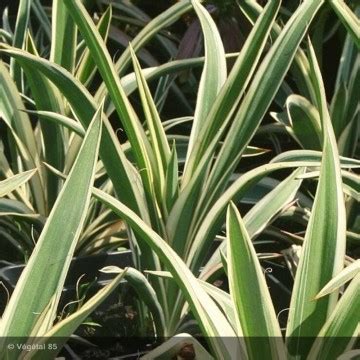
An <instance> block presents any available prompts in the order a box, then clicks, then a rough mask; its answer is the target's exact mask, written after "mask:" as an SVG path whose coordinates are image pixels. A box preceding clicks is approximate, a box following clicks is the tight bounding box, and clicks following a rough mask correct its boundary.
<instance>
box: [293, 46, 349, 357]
mask: <svg viewBox="0 0 360 360" xmlns="http://www.w3.org/2000/svg"><path fill="white" fill-rule="evenodd" d="M310 56H311V57H310V60H311V76H312V79H313V83H314V87H315V89H316V96H317V103H318V107H319V113H320V118H321V123H322V129H323V146H324V148H323V158H322V164H321V169H320V178H319V183H318V187H317V191H316V195H315V200H314V205H313V208H312V212H311V216H310V220H309V224H308V227H307V230H306V234H305V239H304V245H303V249H302V255H301V257H300V261H299V265H298V269H297V272H296V276H295V283H294V288H293V292H292V297H291V303H290V310H289V319H288V326H287V330H286V336H287V337H288V341H287V343H288V348H289V352H290V354H291V355H292V356H293V357H294V358H300V356H305V355H307V354H308V351H309V345H310V342H309V341H306V342H305V341H304V342H302V340H303V339H304V338H305V337H307V336H310V337H311V336H317V335H318V333H319V331H320V329H321V328H322V326H323V325H324V323H325V321H326V320H327V318H328V314H330V313H331V312H332V311H333V310H334V306H335V304H336V301H337V296H338V294H337V292H334V293H332V294H331V295H330V296H328V297H326V298H321V299H319V300H317V301H313V299H314V297H315V296H316V295H317V294H318V293H319V291H320V290H321V289H322V288H323V287H324V286H325V285H326V284H327V283H328V282H329V281H330V280H331V278H332V277H334V276H335V275H337V274H338V273H339V272H340V271H341V270H342V268H343V265H344V256H345V245H346V214H345V205H344V196H343V191H342V181H341V170H340V161H339V154H338V150H337V145H336V139H335V135H334V132H333V129H332V126H331V120H330V117H329V113H328V109H327V102H326V96H325V90H324V86H323V83H322V79H321V75H320V71H319V68H318V65H317V63H316V57H315V55H314V51H313V49H312V47H311V46H310Z"/></svg>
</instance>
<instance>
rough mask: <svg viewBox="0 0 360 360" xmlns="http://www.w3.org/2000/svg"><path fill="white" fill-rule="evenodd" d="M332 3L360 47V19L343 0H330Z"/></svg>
mask: <svg viewBox="0 0 360 360" xmlns="http://www.w3.org/2000/svg"><path fill="white" fill-rule="evenodd" d="M329 3H330V5H331V6H332V8H333V9H334V11H335V12H336V14H337V15H338V17H339V18H340V20H341V22H342V23H343V24H344V25H345V27H346V29H347V31H348V33H349V34H350V35H351V36H352V38H353V41H354V42H355V44H356V46H357V48H358V49H360V20H359V19H358V18H357V16H356V15H355V14H354V13H353V12H352V11H351V9H350V8H349V7H348V6H347V4H346V3H345V1H343V0H329Z"/></svg>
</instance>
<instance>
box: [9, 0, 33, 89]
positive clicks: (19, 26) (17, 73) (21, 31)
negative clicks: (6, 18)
mask: <svg viewBox="0 0 360 360" xmlns="http://www.w3.org/2000/svg"><path fill="white" fill-rule="evenodd" d="M30 5H31V0H20V1H19V8H18V12H17V16H16V24H15V32H14V38H13V44H12V45H13V46H14V47H17V48H20V49H21V48H22V47H23V45H24V41H25V35H26V31H27V28H28V23H29V18H30ZM10 68H11V75H12V77H13V79H14V81H15V83H16V86H17V87H18V89H19V90H21V89H22V76H21V69H20V68H19V66H18V65H17V64H16V63H15V60H14V59H12V60H11V62H10Z"/></svg>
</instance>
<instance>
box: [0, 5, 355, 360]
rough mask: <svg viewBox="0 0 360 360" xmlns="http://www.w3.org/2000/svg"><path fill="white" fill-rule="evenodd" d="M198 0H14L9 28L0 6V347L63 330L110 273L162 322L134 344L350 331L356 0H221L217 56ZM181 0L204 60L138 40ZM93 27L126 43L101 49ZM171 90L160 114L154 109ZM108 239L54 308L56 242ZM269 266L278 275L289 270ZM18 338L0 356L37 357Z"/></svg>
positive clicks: (214, 352) (58, 266)
mask: <svg viewBox="0 0 360 360" xmlns="http://www.w3.org/2000/svg"><path fill="white" fill-rule="evenodd" d="M99 3H100V8H102V7H103V6H104V4H108V3H109V2H108V1H103V0H102V1H100V2H99ZM202 3H205V4H206V2H202V1H199V0H193V1H188V0H183V1H179V2H177V3H176V4H174V5H172V6H170V7H169V8H168V9H167V10H165V11H164V12H162V13H161V14H159V15H158V16H156V17H155V18H153V19H150V18H149V17H148V16H147V15H146V14H145V13H144V12H143V11H142V10H141V9H139V8H138V7H136V6H135V5H133V4H132V3H131V2H116V3H114V4H113V7H111V6H109V7H107V8H106V10H105V11H104V12H103V14H102V15H101V17H100V18H99V19H98V20H97V21H96V23H94V18H92V17H91V16H90V13H89V11H88V10H87V9H86V7H85V5H88V4H87V3H85V4H83V3H82V2H81V1H80V0H64V1H54V2H53V4H52V11H51V19H49V15H48V14H47V13H46V11H45V10H44V8H43V7H42V5H41V3H40V2H39V1H35V0H34V1H29V0H21V1H20V3H19V12H18V17H17V20H16V28H15V31H14V32H12V30H11V27H10V26H9V25H8V24H7V22H6V21H5V24H4V28H3V29H2V30H1V32H0V36H1V39H2V43H1V55H2V57H3V61H2V62H1V63H0V69H1V73H0V114H1V118H2V121H3V122H4V124H5V125H6V129H7V130H6V132H5V133H6V136H2V138H1V140H2V142H3V147H4V148H5V152H4V154H3V155H1V159H0V160H1V163H0V164H1V167H0V171H1V175H2V177H3V178H4V180H3V181H2V182H0V194H1V196H2V198H1V199H0V211H1V215H2V217H1V219H0V230H1V234H3V237H4V239H5V241H6V242H7V243H8V245H6V246H10V248H11V247H12V248H13V249H16V251H17V252H18V253H19V254H24V258H25V260H26V268H25V270H24V271H23V273H22V275H21V277H20V279H19V281H18V283H17V286H16V288H15V291H14V293H13V294H12V295H11V298H10V300H9V303H8V305H7V307H6V309H5V312H4V314H3V317H2V319H1V323H0V335H1V341H2V343H1V344H0V347H1V348H3V349H6V345H7V344H8V342H9V341H10V340H9V339H10V337H23V338H27V339H28V341H29V343H30V344H50V343H52V341H53V339H55V338H56V339H61V341H62V342H65V341H66V339H67V338H68V337H70V336H71V335H72V334H73V333H74V331H75V330H76V329H77V328H78V327H79V325H80V324H81V323H83V322H84V321H85V320H86V319H87V318H88V316H89V315H90V314H91V313H92V312H93V311H94V309H96V307H97V306H98V305H99V304H100V303H101V302H102V301H103V300H104V299H105V298H106V297H107V296H108V295H109V294H110V293H111V292H112V291H113V290H114V289H116V287H117V286H118V284H119V283H120V281H122V280H124V279H125V280H126V281H127V282H128V284H129V286H131V287H132V288H133V289H134V291H135V292H136V293H137V295H138V298H139V299H140V300H141V301H140V303H139V306H138V309H137V311H138V313H139V314H140V315H139V317H140V321H141V323H142V324H146V326H147V324H148V320H149V319H150V320H151V324H152V327H153V331H154V333H155V334H156V336H157V337H158V338H164V337H170V338H171V339H170V340H169V341H167V342H164V344H162V345H161V346H159V347H158V348H156V349H154V350H153V351H152V352H150V353H149V354H148V355H145V356H144V358H145V359H146V358H147V359H156V358H172V357H173V356H176V355H177V354H179V352H181V351H183V350H184V348H186V349H187V350H189V349H190V348H191V351H192V352H193V353H195V354H193V355H194V356H196V358H198V359H209V358H216V359H233V358H245V359H247V358H249V359H258V358H273V359H286V358H288V357H294V358H301V359H306V358H309V359H312V358H329V359H331V358H334V359H335V358H337V356H339V355H341V354H342V353H343V352H345V351H348V350H351V349H352V348H353V347H354V343H355V341H354V337H355V336H356V334H357V332H358V330H359V327H358V326H359V317H358V313H359V308H360V304H359V299H360V296H359V295H360V294H359V290H360V284H359V282H360V274H359V260H356V254H357V253H358V239H359V231H360V222H359V220H360V217H359V211H358V210H359V203H358V201H359V184H360V180H359V175H357V173H356V171H357V170H356V169H358V168H359V166H360V161H359V159H358V158H359V123H360V122H359V101H358V100H359V99H358V91H357V90H358V89H357V84H358V79H359V74H360V58H359V53H358V49H359V21H358V18H357V15H356V14H358V13H359V7H358V6H356V5H355V4H354V6H352V5H351V6H348V5H346V4H345V3H344V2H343V1H338V0H332V1H328V2H326V4H325V2H324V1H322V0H305V1H302V2H301V4H299V6H298V7H297V8H296V11H294V12H293V13H291V12H290V11H288V10H287V8H286V6H282V4H281V1H279V0H274V1H269V2H268V3H267V5H266V6H265V7H264V8H263V7H261V6H260V5H259V4H258V3H257V2H256V1H252V0H247V1H239V3H238V6H239V7H240V10H241V11H242V13H243V14H244V15H245V16H246V17H247V18H248V19H249V21H250V23H251V24H252V30H251V31H250V33H249V35H248V36H247V38H246V40H245V42H244V44H243V46H242V49H241V50H240V52H239V53H236V54H226V53H225V50H224V46H223V42H222V40H221V36H220V34H219V31H218V28H217V26H216V23H215V21H214V19H213V18H212V17H211V15H210V13H209V12H208V11H207V9H206V7H205V6H204V5H205V4H202ZM232 5H233V4H232ZM323 9H325V10H323ZM189 11H194V12H195V14H196V16H197V18H198V20H199V24H200V27H201V31H202V34H203V39H204V40H203V43H204V57H199V58H188V59H181V60H169V61H167V62H165V63H164V64H159V63H158V58H157V57H156V56H154V54H153V52H151V51H150V50H148V49H153V48H154V47H155V46H156V47H159V48H160V49H161V50H159V52H157V55H159V54H160V56H159V59H161V58H162V57H164V56H167V57H168V58H169V59H170V58H173V57H175V56H173V55H176V54H177V51H178V48H177V46H178V45H179V43H180V38H181V37H179V36H178V34H177V33H176V31H174V33H169V32H167V31H166V29H167V28H168V27H170V26H172V25H173V24H174V23H175V22H176V21H177V20H178V19H180V18H181V17H182V16H183V15H184V14H186V13H188V12H189ZM328 14H331V16H335V15H334V14H336V16H337V18H338V19H339V21H340V25H341V26H342V25H344V26H345V29H346V34H345V40H344V42H343V49H342V55H341V61H340V63H339V65H338V68H337V74H336V81H335V85H334V89H335V90H334V91H333V93H332V94H331V96H330V94H327V93H326V90H325V88H326V80H327V79H326V78H325V77H324V76H323V71H322V63H321V61H319V59H321V58H322V51H323V39H324V38H325V37H326V36H330V37H331V36H334V31H333V29H330V30H329V29H328V28H327V26H322V25H321V26H320V25H319V24H325V23H326V19H327V16H330V15H328ZM32 15H34V16H35V17H36V25H37V26H35V27H34V26H31V24H32V22H31V21H32ZM320 15H321V16H320ZM4 19H6V16H5V17H4ZM126 21H127V22H128V24H129V26H125V27H124V26H123V24H124V22H126ZM115 23H117V24H118V25H119V28H120V29H121V30H119V29H117V28H116V27H114V24H115ZM112 24H113V25H112ZM314 24H315V25H317V26H313V28H312V25H314ZM133 26H136V27H139V28H140V29H141V30H140V31H139V32H138V33H137V34H136V35H135V36H134V37H133V38H131V36H133V32H132V30H131V29H133ZM129 29H130V30H131V31H130V30H129ZM341 29H342V28H341ZM127 30H128V32H127ZM111 37H112V38H113V39H118V41H119V39H121V41H120V42H122V43H123V44H124V43H126V47H125V48H124V51H123V52H122V53H121V55H120V56H119V55H118V54H116V55H117V56H116V58H117V60H116V59H113V58H112V56H111V54H110V51H109V48H108V47H107V46H106V42H107V41H108V39H109V38H111ZM50 39H51V40H52V41H51V43H50V42H49V40H50ZM129 40H131V42H130V43H129V44H128V42H129ZM146 45H147V46H148V49H147V48H146V47H145V46H146ZM229 57H231V58H233V60H234V63H233V65H232V67H231V69H228V66H227V58H229ZM139 58H140V61H139ZM141 64H145V65H146V68H144V69H143V68H142V65H141ZM199 67H200V69H201V72H200V73H199V71H196V69H195V68H199ZM192 69H195V71H193V72H192V71H191V70H192ZM184 70H186V71H190V72H189V74H190V75H189V76H190V78H191V81H193V82H194V83H197V84H198V86H197V92H196V98H195V99H194V101H191V100H190V99H188V98H187V97H186V96H184V93H183V89H182V86H183V84H181V82H178V81H177V74H179V73H181V72H183V71H184ZM154 85H156V86H154ZM153 86H154V87H153ZM170 100H171V101H172V102H173V104H175V106H174V105H173V107H175V108H176V107H179V109H176V117H171V118H170V119H169V118H163V112H162V110H164V109H165V108H166V103H167V101H170ZM178 104H181V106H179V105H178ZM182 109H186V111H189V110H191V111H192V112H191V116H185V115H184V114H183V112H182ZM164 112H165V111H164ZM119 128H120V129H121V133H122V136H120V138H121V140H119V138H118V136H117V129H119ZM264 146H266V147H268V148H270V149H271V151H269V150H270V149H268V148H267V149H264ZM240 213H242V214H243V215H244V216H241V215H240ZM14 219H16V222H17V223H18V224H19V225H18V226H14V225H13V223H14ZM32 229H34V230H32ZM34 231H35V232H34ZM34 242H35V244H34ZM124 244H128V246H129V248H131V249H132V251H133V260H134V267H129V268H126V269H119V268H115V267H107V268H104V269H103V270H102V271H104V272H107V273H114V274H116V277H115V278H114V280H113V281H112V282H111V283H110V284H108V285H107V286H106V287H104V288H103V289H101V290H100V291H99V292H98V293H97V294H96V295H94V296H93V297H91V298H90V299H88V301H87V302H85V303H84V304H83V306H82V307H80V308H79V309H77V310H76V311H74V312H73V313H71V314H69V316H68V317H66V318H63V319H61V320H60V321H56V319H57V313H58V304H59V299H60V296H61V291H62V288H63V285H64V280H65V276H66V274H67V272H68V269H69V265H70V260H71V258H72V257H73V256H74V254H76V253H79V254H82V253H93V252H97V251H102V250H103V249H107V248H118V247H119V246H123V245H124ZM269 266H271V267H280V268H282V269H283V270H284V271H286V272H287V274H288V275H289V276H293V278H294V280H293V281H292V280H291V281H290V283H291V284H290V286H288V284H287V283H286V281H284V282H283V281H282V280H281V279H279V278H278V277H277V275H276V274H275V272H274V273H271V272H269V271H266V269H267V268H269ZM264 268H265V270H264ZM349 281H350V283H349V285H348V286H345V285H346V284H347V283H348V282H349ZM221 282H224V283H227V284H228V286H227V287H226V286H224V287H223V288H221V287H219V286H216V284H219V283H221ZM268 286H270V291H269V288H268ZM275 286H278V287H279V288H280V289H282V290H281V291H283V292H284V293H285V294H287V296H288V304H287V307H284V308H280V309H279V308H278V306H277V305H276V296H277V295H276V293H274V292H273V288H274V287H275ZM289 287H290V288H291V289H289ZM39 289H41V291H39ZM274 305H275V306H274ZM284 312H285V313H286V322H285V326H282V327H281V326H280V323H279V316H280V313H282V314H283V313H284ZM144 326H145V325H144ZM199 334H200V335H201V336H203V337H204V338H205V339H206V344H207V345H206V346H204V345H203V344H201V343H200V342H199V341H198V340H197V339H196V336H197V335H199ZM61 341H60V343H59V347H58V349H57V350H56V351H53V352H52V355H54V353H57V352H58V351H59V350H60V347H61V346H62V345H63V343H61ZM49 351H50V352H51V351H52V350H51V349H49ZM20 353H21V350H19V349H15V350H11V351H10V350H5V352H4V355H2V356H4V358H14V359H17V358H18V357H19V356H23V355H24V356H25V357H26V356H27V357H29V356H31V358H37V357H38V358H41V356H43V353H42V352H41V351H40V350H38V351H36V350H34V351H33V352H32V353H31V354H30V353H26V354H20Z"/></svg>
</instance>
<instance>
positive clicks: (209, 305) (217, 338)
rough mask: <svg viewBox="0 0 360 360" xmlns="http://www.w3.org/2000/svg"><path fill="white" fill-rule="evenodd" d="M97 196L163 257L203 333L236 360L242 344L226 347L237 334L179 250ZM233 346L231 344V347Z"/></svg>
mask: <svg viewBox="0 0 360 360" xmlns="http://www.w3.org/2000/svg"><path fill="white" fill-rule="evenodd" d="M93 193H94V195H95V197H96V198H98V199H99V200H100V201H101V202H102V203H104V204H105V205H106V206H108V207H109V208H111V209H112V210H113V211H114V212H115V213H116V214H118V215H119V216H121V217H122V218H123V219H124V220H125V221H126V222H127V223H128V224H129V226H130V227H131V228H132V229H133V231H134V232H135V233H136V234H137V235H138V236H140V237H141V238H142V239H143V240H144V241H146V242H147V243H148V244H149V246H151V248H152V250H153V251H154V252H155V253H156V254H157V255H158V256H159V258H160V260H161V261H162V262H163V263H164V265H165V267H166V268H167V269H168V271H170V272H171V274H172V276H173V277H174V279H175V281H176V283H177V284H178V286H179V287H180V288H181V290H182V291H183V294H184V296H185V297H186V300H187V301H188V302H189V304H190V308H191V310H192V312H193V314H194V316H195V318H196V319H197V320H198V323H199V326H200V328H201V329H202V331H203V334H204V335H206V336H208V340H209V343H210V345H211V348H212V350H213V352H214V354H215V355H216V356H218V357H220V358H222V359H229V360H230V359H233V357H231V351H233V354H236V356H240V354H243V353H242V349H241V348H239V346H240V344H236V343H235V342H234V341H233V340H231V341H230V343H231V345H232V346H233V347H234V348H233V349H232V350H231V349H229V348H227V346H226V337H234V336H235V333H234V331H233V329H232V327H231V325H230V324H229V323H228V321H227V320H226V318H225V316H224V315H223V314H222V312H221V311H220V309H219V308H218V307H217V306H216V305H215V303H214V302H213V301H212V300H211V298H210V297H209V295H207V293H206V292H205V291H204V290H203V289H202V288H201V286H199V284H198V282H197V279H196V278H195V277H194V275H193V274H192V273H191V271H190V270H189V269H188V267H187V266H186V265H185V264H184V262H183V261H182V260H181V258H180V257H179V256H178V255H177V254H176V253H175V251H174V250H173V249H172V248H171V247H170V246H169V245H168V244H167V243H166V242H165V241H164V240H163V239H162V238H161V237H160V236H159V235H158V234H157V233H156V232H154V231H153V230H152V229H151V228H149V226H148V225H146V224H145V223H144V222H143V221H142V220H141V219H140V218H139V217H138V216H137V215H136V214H135V213H134V212H133V211H131V210H130V209H129V208H127V207H126V206H124V205H123V204H122V203H121V202H119V201H118V200H116V199H114V198H113V197H111V196H110V195H108V194H106V193H104V192H102V191H100V190H97V189H94V190H93ZM228 345H229V344H228Z"/></svg>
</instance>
